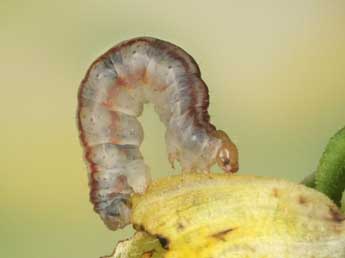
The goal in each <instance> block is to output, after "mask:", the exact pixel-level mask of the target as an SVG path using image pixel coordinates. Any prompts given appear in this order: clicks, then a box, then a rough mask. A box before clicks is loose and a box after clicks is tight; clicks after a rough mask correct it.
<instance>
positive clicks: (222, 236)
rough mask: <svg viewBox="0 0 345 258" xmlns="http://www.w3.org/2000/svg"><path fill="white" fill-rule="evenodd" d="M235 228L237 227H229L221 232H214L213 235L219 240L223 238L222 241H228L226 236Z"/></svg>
mask: <svg viewBox="0 0 345 258" xmlns="http://www.w3.org/2000/svg"><path fill="white" fill-rule="evenodd" d="M235 229H236V228H228V229H225V230H222V231H220V232H217V233H215V234H212V235H211V237H213V238H217V239H218V240H221V241H226V239H225V236H226V235H227V234H229V233H230V232H232V231H234V230H235Z"/></svg>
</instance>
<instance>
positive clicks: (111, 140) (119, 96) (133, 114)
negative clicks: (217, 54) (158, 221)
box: [77, 37, 238, 230]
mask: <svg viewBox="0 0 345 258" xmlns="http://www.w3.org/2000/svg"><path fill="white" fill-rule="evenodd" d="M147 102H151V103H153V104H154V108H155V111H156V112H157V113H158V115H159V118H160V120H161V121H162V122H163V123H164V125H165V126H166V134H165V140H166V145H167V152H168V158H169V161H170V163H171V164H172V166H173V165H174V161H175V160H177V161H179V163H180V165H181V168H182V170H183V171H203V172H207V171H209V169H210V167H211V166H212V165H213V164H215V163H217V164H218V165H219V166H220V167H221V168H222V169H223V170H224V171H226V172H236V171H237V170H238V151H237V148H236V146H235V144H234V143H233V142H232V141H231V140H230V138H229V137H228V136H227V134H226V133H225V132H223V131H220V130H216V127H215V126H214V125H212V124H211V123H210V117H209V114H208V111H207V109H208V105H209V95H208V89H207V86H206V84H205V83H204V81H203V80H202V79H201V74H200V70H199V67H198V65H197V63H196V62H195V61H194V59H193V58H192V57H191V56H190V55H189V54H187V53H186V52H185V51H184V50H183V49H181V48H179V47H177V46H175V45H173V44H171V43H168V42H166V41H162V40H159V39H155V38H149V37H140V38H134V39H131V40H128V41H125V42H122V43H120V44H118V45H116V46H115V47H113V48H111V49H110V50H108V51H107V52H106V53H105V54H103V55H102V56H101V57H99V58H98V59H97V60H96V61H95V62H93V64H92V65H91V66H90V68H89V69H88V71H87V73H86V75H85V77H84V79H83V80H82V82H81V85H80V88H79V93H78V111H77V120H78V127H79V132H80V140H81V143H82V145H83V148H84V153H85V155H84V156H85V159H86V163H87V166H88V170H89V185H90V200H91V202H92V203H93V204H94V209H95V211H96V212H97V213H99V215H100V216H101V218H102V220H103V221H104V222H105V224H106V225H107V227H108V228H110V229H113V230H115V229H117V228H121V227H124V226H125V225H127V224H128V223H129V220H130V206H131V203H130V196H131V194H132V193H133V192H138V193H142V192H144V191H145V189H146V187H147V185H148V183H149V182H150V174H149V169H148V166H147V165H146V164H145V163H144V161H143V158H142V155H141V153H140V151H139V146H140V144H141V143H142V141H143V129H142V126H141V125H140V123H139V121H138V119H137V117H138V116H140V114H141V113H142V110H143V105H144V104H145V103H147Z"/></svg>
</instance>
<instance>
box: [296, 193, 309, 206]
mask: <svg viewBox="0 0 345 258" xmlns="http://www.w3.org/2000/svg"><path fill="white" fill-rule="evenodd" d="M298 203H299V204H301V205H305V204H307V203H308V200H307V198H305V196H303V195H300V196H299V197H298Z"/></svg>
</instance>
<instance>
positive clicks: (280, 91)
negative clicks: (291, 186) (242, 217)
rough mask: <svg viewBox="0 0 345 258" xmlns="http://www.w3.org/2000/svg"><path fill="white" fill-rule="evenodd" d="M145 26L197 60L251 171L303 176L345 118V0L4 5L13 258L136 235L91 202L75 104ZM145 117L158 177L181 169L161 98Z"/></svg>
mask: <svg viewBox="0 0 345 258" xmlns="http://www.w3.org/2000/svg"><path fill="white" fill-rule="evenodd" d="M139 35H149V36H154V37H159V38H162V39H165V40H168V41H171V42H174V43H175V44H177V45H179V46H181V47H183V48H184V49H185V50H187V51H188V52H189V53H190V54H191V55H193V56H194V57H195V59H196V60H197V61H198V63H199V64H200V67H201V70H202V74H203V78H204V79H205V81H206V82H207V83H208V86H209V89H210V96H211V106H210V114H211V118H212V121H213V122H214V123H215V125H217V127H219V128H222V129H224V130H225V131H227V132H229V134H230V135H231V136H232V138H233V139H234V141H235V142H236V143H237V144H238V146H239V150H240V156H241V170H240V173H242V174H249V173H250V174H257V175H267V176H279V177H284V178H288V179H291V180H295V181H299V180H301V179H302V178H303V177H304V176H305V175H306V174H308V173H310V172H312V171H313V170H314V169H315V167H316V165H317V161H318V159H319V157H320V155H321V152H322V149H323V147H324V145H325V144H326V142H327V139H328V138H329V136H330V135H331V134H333V133H334V132H335V131H336V130H337V129H339V128H340V127H342V126H344V125H345V119H344V118H345V108H344V105H345V1H344V0H338V1H336V0H324V1H317V0H309V1H306V0H296V1H291V0H285V1H276V0H272V1H243V0H238V1H229V0H223V1H216V0H213V1H201V0H199V1H185V0H174V1H162V0H160V1H159V0H156V1H149V0H140V1H139V0H138V1H130V0H123V1H116V0H94V1H92V0H83V1H69V0H60V1H43V0H42V1H39V0H37V1H19V0H2V1H1V2H0V87H1V93H0V143H1V151H0V164H1V168H0V173H1V178H0V204H1V207H0V257H4V258H5V257H9V258H12V257H13V258H17V257H23V258H24V257H25V258H46V257H49V258H72V257H73V258H79V257H80V258H81V257H83V258H89V257H90V258H91V257H93V258H94V257H99V256H100V255H105V254H109V253H110V252H111V251H112V249H113V247H114V245H115V243H116V241H117V240H119V239H120V238H122V237H124V236H128V235H129V233H130V230H129V229H127V230H125V231H119V232H115V233H114V232H111V231H108V230H107V229H106V228H105V227H104V226H103V224H102V222H101V220H100V219H99V218H98V216H97V215H96V214H95V213H94V212H93V211H92V207H91V204H90V203H89V202H88V188H87V176H86V171H85V166H84V163H83V160H82V150H81V147H80V145H79V141H78V132H77V129H76V122H75V110H76V105H77V103H76V95H77V89H78V85H79V82H80V80H81V79H82V77H83V76H84V73H85V71H86V69H87V68H88V66H89V64H90V63H91V62H92V61H93V60H94V59H95V58H96V57H97V56H98V55H100V54H101V53H102V52H104V51H105V50H107V49H108V48H110V47H111V46H113V45H114V44H116V43H117V42H119V41H121V40H125V39H128V38H131V37H134V36H139ZM141 121H142V122H143V124H144V129H145V134H146V135H145V142H144V144H143V146H142V151H143V154H144V156H145V159H146V161H147V163H148V164H149V165H150V166H151V169H152V174H153V175H154V177H158V176H165V175H169V174H172V173H177V171H175V172H173V171H172V169H170V167H169V165H168V162H167V158H166V152H165V145H164V140H163V135H164V128H163V126H162V125H161V124H160V122H159V120H158V118H157V116H156V115H155V114H154V112H153V110H152V107H151V106H147V107H146V109H145V113H144V115H143V117H141Z"/></svg>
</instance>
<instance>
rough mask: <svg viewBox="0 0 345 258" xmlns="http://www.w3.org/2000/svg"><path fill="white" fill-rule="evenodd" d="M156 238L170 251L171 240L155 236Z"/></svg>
mask: <svg viewBox="0 0 345 258" xmlns="http://www.w3.org/2000/svg"><path fill="white" fill-rule="evenodd" d="M155 237H157V239H158V241H159V243H160V244H161V246H162V247H163V248H164V249H166V250H168V249H169V240H168V239H167V238H166V237H163V236H162V235H155Z"/></svg>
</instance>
